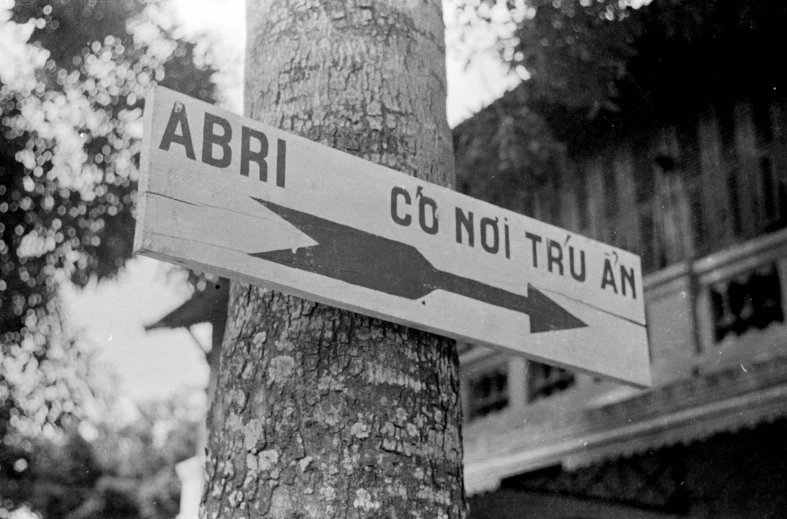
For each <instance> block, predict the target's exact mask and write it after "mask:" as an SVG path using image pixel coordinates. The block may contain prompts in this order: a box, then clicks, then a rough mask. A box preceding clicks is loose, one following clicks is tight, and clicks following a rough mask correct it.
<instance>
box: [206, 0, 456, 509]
mask: <svg viewBox="0 0 787 519" xmlns="http://www.w3.org/2000/svg"><path fill="white" fill-rule="evenodd" d="M247 20H248V22H247V23H248V37H247V58H246V101H245V104H246V108H245V111H246V115H247V116H249V117H252V118H254V119H257V120H260V121H263V122H265V123H268V124H271V125H273V126H277V127H279V128H282V129H284V130H286V131H290V132H293V133H297V134H300V135H302V136H305V137H307V138H310V139H313V140H316V141H319V142H321V143H323V144H326V145H328V146H331V147H333V148H337V149H340V150H344V151H347V152H350V153H353V154H355V155H357V156H359V157H362V158H365V159H368V160H371V161H374V162H377V163H380V164H383V165H385V166H389V167H391V168H394V169H397V170H399V171H402V172H405V173H408V174H411V175H416V176H418V177H420V178H424V179H426V180H429V181H431V182H435V183H438V184H442V185H449V186H451V185H453V182H454V180H453V179H454V171H453V154H452V150H451V137H450V131H449V129H448V126H447V123H446V120H445V65H444V40H443V22H442V12H441V3H440V0H409V1H406V2H405V1H402V0H376V1H374V2H372V1H371V0H331V1H320V0H310V1H307V0H247ZM294 174H297V173H294ZM361 195H362V193H359V196H361ZM337 203H348V201H340V200H337ZM222 349H223V351H222V358H221V368H220V373H219V385H218V389H217V394H216V398H215V399H214V403H213V405H212V408H211V411H210V416H209V419H208V426H209V430H210V431H209V444H208V455H207V467H206V470H207V477H208V483H207V485H206V489H205V493H204V496H203V508H202V517H203V518H209V519H215V518H217V517H221V518H222V519H226V518H230V517H237V518H241V517H243V518H252V517H260V516H262V517H276V518H278V517H310V518H320V519H323V518H329V517H341V518H343V517H392V518H393V517H398V518H405V517H407V518H410V517H422V518H424V519H428V518H429V519H430V518H462V517H465V505H464V490H463V484H462V442H461V440H462V439H461V421H462V416H461V408H460V405H459V377H458V360H457V355H456V348H455V345H454V343H453V341H450V340H448V339H445V338H442V337H437V336H434V335H431V334H427V333H424V332H420V331H417V330H411V329H408V328H406V327H403V326H398V325H394V324H390V323H386V322H382V321H379V320H376V319H371V318H369V317H365V316H362V315H358V314H354V313H350V312H345V311H341V310H337V309H334V308H331V307H327V306H324V305H318V304H316V303H313V302H309V301H304V300H301V299H298V298H295V297H290V296H287V295H284V294H281V293H278V292H274V291H271V290H267V289H265V288H261V287H255V286H247V285H242V284H237V283H233V286H232V289H231V294H230V310H229V318H228V323H227V329H226V333H225V336H224V344H223V348H222Z"/></svg>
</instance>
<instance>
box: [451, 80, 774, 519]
mask: <svg viewBox="0 0 787 519" xmlns="http://www.w3.org/2000/svg"><path fill="white" fill-rule="evenodd" d="M512 96H513V94H509V95H508V96H507V97H504V98H503V99H501V100H499V101H498V102H497V103H495V104H493V105H492V106H490V107H488V108H487V109H485V111H484V112H482V113H481V114H479V115H478V116H476V117H475V118H473V119H470V120H469V121H467V122H465V123H463V124H462V125H461V126H460V127H458V128H457V130H456V132H455V134H456V142H457V149H458V167H459V169H460V172H461V171H462V169H463V168H464V170H465V171H470V170H472V169H474V168H475V167H476V165H474V163H473V160H475V161H476V163H475V164H477V163H478V162H477V159H478V157H477V156H476V157H475V158H474V159H473V160H470V159H468V157H470V156H472V155H471V154H468V153H467V152H466V151H463V149H464V150H466V149H467V148H468V147H472V146H476V147H477V146H478V145H479V143H478V142H474V139H475V140H477V139H478V136H479V135H480V134H481V133H482V132H479V128H478V126H479V124H481V123H480V122H479V121H481V120H483V119H484V118H486V119H487V120H488V119H489V118H490V117H491V118H498V119H499V118H500V117H505V116H506V115H505V114H507V113H509V109H508V108H509V107H508V106H507V104H510V103H512V102H515V101H513V100H512ZM490 114H491V115H490ZM501 114H502V115H501ZM481 144H483V143H481ZM569 155H570V160H566V161H565V163H560V164H559V167H556V169H555V172H554V174H553V175H551V176H550V177H549V178H548V179H547V180H546V181H542V182H539V183H537V184H530V187H529V189H527V190H526V192H525V193H523V194H522V195H521V197H520V199H521V207H519V208H518V209H519V210H520V211H522V212H525V213H526V214H529V215H530V216H533V217H535V218H536V219H539V220H542V221H547V222H549V223H552V224H555V225H557V226H560V227H563V228H566V229H569V230H571V231H575V232H579V233H581V234H584V235H587V236H589V237H592V238H595V239H597V240H600V241H604V242H607V243H610V244H613V245H616V246H618V247H621V248H624V249H627V250H631V251H632V252H635V253H637V254H640V255H641V257H642V265H643V271H644V272H645V281H644V284H645V301H646V315H647V321H648V336H649V345H650V355H651V366H652V373H653V381H654V384H653V387H652V388H651V389H648V390H637V389H634V388H630V387H626V386H622V385H620V384H616V383H614V382H611V381H608V380H604V379H601V378H598V377H593V376H590V375H584V374H577V373H572V372H569V371H566V370H562V369H559V368H554V367H551V366H547V365H544V364H540V363H536V362H530V361H527V360H525V359H523V358H519V357H511V356H507V355H504V354H501V353H497V352H495V351H492V350H489V349H485V348H481V347H476V346H472V345H463V346H462V350H461V355H460V359H461V363H462V400H463V406H464V413H465V418H466V425H465V428H464V442H465V477H466V487H467V490H468V493H469V494H470V496H471V498H470V502H471V507H472V512H471V517H473V518H486V517H512V518H513V517H517V518H518V517H544V518H549V517H562V518H569V517H576V518H580V517H581V518H591V517H599V518H601V517H784V516H787V498H785V497H784V495H787V492H784V490H785V489H787V449H786V448H785V447H784V446H783V445H782V444H783V441H781V440H779V438H784V437H785V435H786V434H787V422H785V417H787V326H786V324H785V315H784V312H785V309H787V228H786V227H787V184H785V181H786V180H787V105H785V104H784V103H782V102H779V101H775V100H774V101H771V100H767V101H762V100H761V98H757V99H754V100H752V99H747V98H745V97H743V98H739V99H737V100H734V101H729V102H725V103H708V104H707V105H706V106H705V107H703V108H702V109H699V110H695V111H689V112H687V113H686V114H685V115H684V116H683V117H681V118H679V119H678V120H677V122H674V123H672V124H662V125H655V126H652V127H650V128H647V127H646V128H644V129H640V130H638V131H632V132H628V133H625V134H621V133H620V132H618V133H617V134H616V135H615V137H614V139H613V138H605V137H604V135H603V134H602V135H601V136H600V138H597V139H595V140H591V141H588V140H585V142H584V143H583V144H582V145H581V146H576V147H575V148H574V149H572V150H570V153H569ZM487 160H488V161H489V162H494V160H495V159H494V157H491V158H487ZM463 161H464V162H463ZM489 170H490V171H494V167H491V166H489ZM476 173H477V172H476ZM460 185H461V182H460ZM514 209H517V208H514ZM609 362H615V359H609Z"/></svg>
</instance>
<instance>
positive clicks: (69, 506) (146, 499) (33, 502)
mask: <svg viewBox="0 0 787 519" xmlns="http://www.w3.org/2000/svg"><path fill="white" fill-rule="evenodd" d="M112 403H113V404H114V405H115V406H117V407H116V409H115V412H114V413H112V412H110V413H109V417H107V418H104V419H102V420H100V421H98V422H95V423H91V425H90V426H89V427H88V428H85V427H82V428H81V429H80V430H81V431H82V432H80V430H78V429H76V428H69V429H68V430H67V432H66V433H65V434H59V435H56V436H54V437H52V438H49V439H45V438H43V437H35V438H26V437H24V436H22V435H19V434H15V435H12V436H10V437H8V438H7V439H6V441H5V445H4V446H3V447H4V448H3V449H0V517H7V515H8V513H9V512H10V511H12V510H14V509H16V508H18V507H20V506H25V507H27V508H28V509H30V510H32V511H34V512H36V513H38V514H40V515H42V516H43V517H44V518H45V519H49V518H52V519H55V518H66V517H67V518H70V519H99V518H104V517H112V518H151V519H158V518H162V519H163V518H173V517H175V516H176V515H177V513H178V510H179V499H180V481H179V480H178V478H177V474H176V472H175V465H176V464H177V463H179V462H181V461H183V460H185V459H188V458H190V457H192V456H194V455H195V454H196V453H197V448H198V443H199V434H200V433H199V431H201V430H202V425H201V422H202V415H203V412H204V410H203V409H202V407H201V405H203V404H204V400H200V401H199V402H197V401H194V399H189V398H188V396H187V395H177V396H174V397H172V398H170V399H169V400H165V401H159V402H149V403H146V404H142V405H140V406H138V407H135V406H133V405H132V404H129V403H128V402H123V401H121V400H114V401H113V402H112ZM120 410H122V411H121V412H119V411H120ZM83 425H84V424H83ZM86 437H87V438H88V439H86Z"/></svg>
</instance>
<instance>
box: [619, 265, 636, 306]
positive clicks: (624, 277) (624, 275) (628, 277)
mask: <svg viewBox="0 0 787 519" xmlns="http://www.w3.org/2000/svg"><path fill="white" fill-rule="evenodd" d="M620 278H621V279H620V289H621V290H622V291H623V295H624V296H625V295H626V281H628V282H629V284H630V286H631V297H633V298H634V299H636V298H637V289H636V287H635V286H634V268H633V267H632V268H630V269H628V272H626V267H624V266H623V265H620Z"/></svg>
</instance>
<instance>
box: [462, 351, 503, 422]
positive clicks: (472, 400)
mask: <svg viewBox="0 0 787 519" xmlns="http://www.w3.org/2000/svg"><path fill="white" fill-rule="evenodd" d="M468 388H469V391H468V397H469V402H468V409H469V414H470V416H469V417H468V419H470V420H473V419H475V418H480V417H482V416H486V415H488V414H490V413H493V412H495V411H500V410H501V409H505V408H506V407H507V406H508V365H507V364H505V363H502V364H497V365H495V366H493V367H491V368H488V369H486V370H484V371H483V372H482V373H480V374H478V375H475V376H473V377H471V378H469V379H468Z"/></svg>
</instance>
